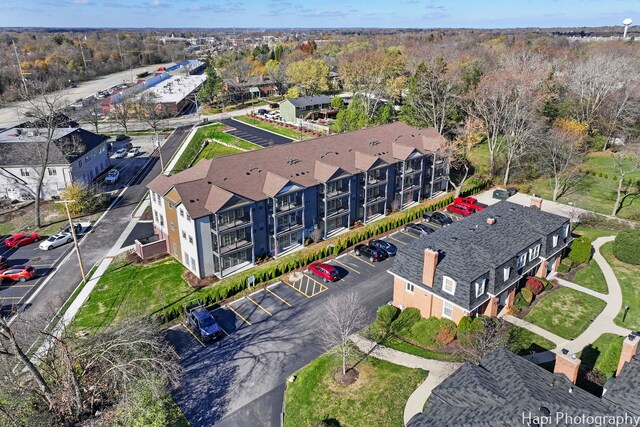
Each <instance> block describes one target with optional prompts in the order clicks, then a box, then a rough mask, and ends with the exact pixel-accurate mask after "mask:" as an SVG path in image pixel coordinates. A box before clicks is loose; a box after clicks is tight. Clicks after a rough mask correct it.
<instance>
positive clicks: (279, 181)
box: [262, 172, 295, 197]
mask: <svg viewBox="0 0 640 427" xmlns="http://www.w3.org/2000/svg"><path fill="white" fill-rule="evenodd" d="M290 185H295V183H294V182H292V181H290V180H288V179H287V178H283V177H281V176H280V175H277V174H275V173H273V172H267V175H266V176H265V178H264V185H263V186H262V192H263V193H264V194H266V195H267V196H269V197H275V196H276V195H278V193H280V192H281V191H282V189H283V188H285V187H287V186H290Z"/></svg>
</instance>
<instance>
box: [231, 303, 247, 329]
mask: <svg viewBox="0 0 640 427" xmlns="http://www.w3.org/2000/svg"><path fill="white" fill-rule="evenodd" d="M227 307H229V310H231V311H233V312H234V313H235V314H236V316H238V317H239V318H241V319H242V320H244V321H245V322H246V323H247V325H249V326H251V322H249V321H248V320H247V319H245V318H244V316H243V315H242V314H240V313H238V312H237V311H236V310H234V308H233V307H231V304H227Z"/></svg>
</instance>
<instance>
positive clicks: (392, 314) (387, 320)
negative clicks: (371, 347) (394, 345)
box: [376, 304, 400, 328]
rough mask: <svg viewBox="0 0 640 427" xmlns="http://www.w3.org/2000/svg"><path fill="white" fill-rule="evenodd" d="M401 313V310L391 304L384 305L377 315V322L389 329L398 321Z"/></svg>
mask: <svg viewBox="0 0 640 427" xmlns="http://www.w3.org/2000/svg"><path fill="white" fill-rule="evenodd" d="M399 312H400V310H399V309H398V308H397V307H394V306H392V305H389V304H387V305H383V306H382V307H380V308H379V309H378V312H377V313H376V321H378V322H380V323H381V324H382V325H384V326H386V327H387V328H389V327H391V324H392V323H393V321H394V320H396V317H397V316H398V313H399Z"/></svg>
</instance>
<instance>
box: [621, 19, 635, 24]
mask: <svg viewBox="0 0 640 427" xmlns="http://www.w3.org/2000/svg"><path fill="white" fill-rule="evenodd" d="M622 23H623V24H624V25H631V24H632V23H633V20H632V19H631V18H627V19H625V20H624V21H622Z"/></svg>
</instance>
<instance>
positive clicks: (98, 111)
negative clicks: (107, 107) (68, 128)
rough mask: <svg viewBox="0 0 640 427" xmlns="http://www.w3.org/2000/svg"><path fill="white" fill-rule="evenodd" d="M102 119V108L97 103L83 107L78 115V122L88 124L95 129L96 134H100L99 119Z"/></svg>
mask: <svg viewBox="0 0 640 427" xmlns="http://www.w3.org/2000/svg"><path fill="white" fill-rule="evenodd" d="M101 117H102V107H100V103H99V102H93V101H91V103H90V104H88V105H86V106H83V108H82V111H81V113H80V120H83V121H85V122H87V123H89V124H90V125H91V126H93V128H94V129H95V132H96V133H100V131H99V129H98V128H99V126H100V118H101Z"/></svg>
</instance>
